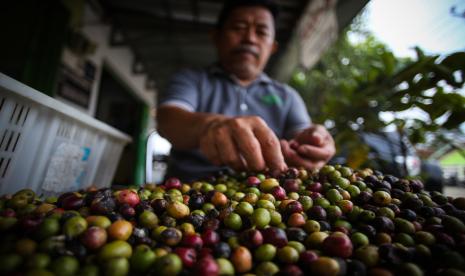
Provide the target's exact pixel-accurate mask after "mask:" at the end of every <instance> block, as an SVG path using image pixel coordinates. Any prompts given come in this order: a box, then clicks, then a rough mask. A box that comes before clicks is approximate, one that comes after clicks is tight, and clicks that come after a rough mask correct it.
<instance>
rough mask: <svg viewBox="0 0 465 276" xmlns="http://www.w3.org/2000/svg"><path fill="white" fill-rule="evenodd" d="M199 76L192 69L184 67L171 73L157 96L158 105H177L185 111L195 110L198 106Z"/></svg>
mask: <svg viewBox="0 0 465 276" xmlns="http://www.w3.org/2000/svg"><path fill="white" fill-rule="evenodd" d="M198 82H199V76H198V74H196V72H195V71H194V70H191V69H185V70H181V71H179V72H177V73H175V74H174V75H173V77H172V78H171V79H170V81H169V82H168V85H167V87H166V89H165V90H164V91H162V92H161V93H160V97H159V98H158V106H159V107H160V106H166V105H171V106H177V107H180V108H182V109H185V110H187V111H195V110H196V109H197V106H198V96H199V89H198Z"/></svg>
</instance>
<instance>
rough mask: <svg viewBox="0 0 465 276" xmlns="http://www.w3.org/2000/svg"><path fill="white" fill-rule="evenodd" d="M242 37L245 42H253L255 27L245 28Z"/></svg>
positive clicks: (254, 40)
mask: <svg viewBox="0 0 465 276" xmlns="http://www.w3.org/2000/svg"><path fill="white" fill-rule="evenodd" d="M243 39H244V40H245V41H246V42H251V43H255V42H256V41H257V34H256V32H255V28H247V30H246V32H245V34H244V37H243Z"/></svg>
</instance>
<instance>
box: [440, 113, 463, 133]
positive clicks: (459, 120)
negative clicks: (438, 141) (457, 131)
mask: <svg viewBox="0 0 465 276" xmlns="http://www.w3.org/2000/svg"><path fill="white" fill-rule="evenodd" d="M464 122H465V110H464V109H462V110H458V111H455V112H452V113H451V114H450V116H449V118H447V121H446V122H445V123H444V124H443V125H442V126H443V127H444V128H446V129H454V128H457V127H459V126H460V125H461V124H463V123H464Z"/></svg>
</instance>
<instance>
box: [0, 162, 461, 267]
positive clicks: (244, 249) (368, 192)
mask: <svg viewBox="0 0 465 276" xmlns="http://www.w3.org/2000/svg"><path fill="white" fill-rule="evenodd" d="M464 221H465V198H451V197H446V196H444V195H443V194H441V193H438V192H428V191H425V190H424V188H423V184H422V182H421V181H420V180H417V179H399V178H397V177H394V176H391V175H383V174H382V173H380V172H374V171H372V170H370V169H364V170H358V171H353V170H352V169H350V168H348V167H344V166H340V165H335V166H330V165H327V166H324V167H323V168H322V169H321V170H319V171H312V172H310V171H307V170H303V169H300V170H299V169H295V168H291V169H289V170H288V171H286V172H284V173H281V174H278V175H272V174H267V173H262V174H251V173H248V174H247V173H241V174H237V175H220V176H217V177H211V178H210V179H207V180H204V181H196V182H192V183H182V182H181V181H180V180H179V179H176V178H170V179H168V180H167V181H166V182H165V183H163V184H162V185H145V186H144V187H133V188H131V187H129V188H128V187H125V188H124V189H116V188H107V189H100V190H95V189H88V190H86V191H79V192H69V193H64V194H61V195H59V196H57V197H48V198H42V197H38V196H37V195H36V194H35V193H34V192H33V191H31V190H28V189H24V190H21V191H18V192H17V193H15V194H13V195H4V196H2V197H1V198H0V275H38V276H41V275H63V276H67V275H90V276H92V275H111V276H119V275H235V274H242V275H304V274H305V275H387V276H388V275H409V276H416V275H465V272H464V271H465V224H464Z"/></svg>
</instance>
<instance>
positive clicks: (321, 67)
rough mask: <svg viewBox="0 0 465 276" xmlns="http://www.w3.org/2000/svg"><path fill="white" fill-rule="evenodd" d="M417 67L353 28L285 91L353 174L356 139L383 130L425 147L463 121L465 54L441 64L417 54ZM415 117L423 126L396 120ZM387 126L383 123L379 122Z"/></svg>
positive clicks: (358, 154) (363, 152) (359, 147)
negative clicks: (330, 138)
mask: <svg viewBox="0 0 465 276" xmlns="http://www.w3.org/2000/svg"><path fill="white" fill-rule="evenodd" d="M415 50H416V54H417V57H416V59H408V58H404V59H401V58H397V57H395V56H394V55H393V53H392V52H391V51H390V50H389V49H388V48H387V46H386V45H385V44H383V43H381V42H379V41H377V40H376V38H375V37H374V36H373V35H372V34H370V33H369V32H367V31H364V30H363V28H361V27H360V24H355V25H352V26H351V27H350V28H349V29H348V30H347V31H345V32H344V33H343V34H342V35H341V36H340V38H339V40H338V41H337V43H335V45H334V46H333V47H332V48H331V49H329V50H328V51H327V53H326V54H325V55H324V56H323V57H322V59H321V60H320V62H319V63H318V64H317V65H316V66H315V67H314V68H313V69H312V70H310V71H305V70H303V69H299V70H297V71H296V72H295V74H294V75H293V78H292V80H291V81H290V84H291V85H292V86H293V87H294V88H296V89H297V90H298V91H299V92H300V93H301V95H302V97H303V98H304V100H305V102H306V104H307V107H308V110H309V113H310V115H311V117H312V119H313V121H314V122H316V123H321V124H324V125H326V127H328V129H330V131H331V132H332V134H333V135H334V137H335V140H336V144H337V146H338V149H344V150H347V151H348V164H349V165H350V166H352V167H359V166H362V165H367V163H366V161H367V152H368V148H367V147H366V146H365V145H363V144H362V142H361V140H360V138H359V135H357V133H358V132H361V131H364V132H375V133H380V132H381V131H382V130H383V129H385V128H386V127H387V126H389V125H391V126H392V125H393V126H395V127H396V129H397V131H398V132H399V134H401V135H400V137H404V136H408V138H409V139H410V140H411V141H412V143H413V144H414V145H415V144H419V143H424V142H425V140H426V138H425V137H434V136H438V135H440V134H441V133H443V131H444V130H453V129H458V127H459V126H460V124H462V123H463V122H464V121H465V97H464V95H463V94H460V89H462V93H463V85H464V79H465V72H464V71H465V52H457V53H453V54H451V55H449V56H446V57H443V56H439V55H426V54H424V53H423V52H422V50H421V49H419V48H416V49H415ZM413 109H415V110H416V111H417V112H418V111H421V112H422V113H423V114H426V115H427V118H428V119H426V120H420V119H419V118H412V117H411V116H410V117H408V118H405V117H401V116H398V114H400V112H403V113H406V112H410V111H411V110H413ZM382 112H387V113H389V114H391V117H393V119H390V120H388V121H386V120H385V119H382V117H381V116H380V114H381V113H382Z"/></svg>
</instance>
